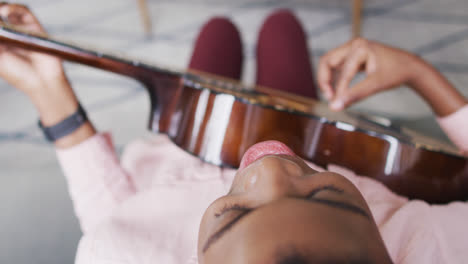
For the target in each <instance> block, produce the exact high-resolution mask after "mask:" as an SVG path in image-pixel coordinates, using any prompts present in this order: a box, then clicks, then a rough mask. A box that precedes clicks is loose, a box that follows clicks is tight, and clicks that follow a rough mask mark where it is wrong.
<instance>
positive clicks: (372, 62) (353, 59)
mask: <svg viewBox="0 0 468 264" xmlns="http://www.w3.org/2000/svg"><path fill="white" fill-rule="evenodd" d="M420 62H421V59H419V58H418V57H417V56H415V55H412V54H410V53H408V52H406V51H403V50H400V49H396V48H393V47H390V46H387V45H384V44H381V43H378V42H374V41H370V40H365V39H362V38H357V39H354V40H351V41H350V42H348V43H346V44H344V45H342V46H340V47H338V48H335V49H334V50H331V51H329V52H328V53H326V54H325V55H324V56H322V57H321V59H320V63H319V69H318V83H319V87H320V89H321V91H322V92H323V93H324V95H325V97H326V98H327V99H328V100H329V102H330V107H331V109H333V110H335V111H338V110H342V109H344V108H346V107H348V106H350V105H351V104H353V103H355V102H357V101H359V100H362V99H364V98H366V97H368V96H370V95H372V94H375V93H378V92H380V91H384V90H387V89H391V88H393V87H396V86H398V85H401V84H405V83H406V84H409V83H411V82H412V81H413V79H414V78H415V77H416V75H417V69H418V64H420ZM361 71H365V73H366V74H367V76H366V78H365V79H364V80H362V81H360V82H359V83H356V84H355V85H353V86H351V85H350V83H351V80H352V79H353V78H354V77H355V75H356V74H358V73H359V72H361Z"/></svg>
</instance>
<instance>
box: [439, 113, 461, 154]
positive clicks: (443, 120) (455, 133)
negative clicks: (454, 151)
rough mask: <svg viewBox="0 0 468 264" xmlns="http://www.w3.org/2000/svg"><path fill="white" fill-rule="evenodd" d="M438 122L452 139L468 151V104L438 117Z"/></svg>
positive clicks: (459, 146)
mask: <svg viewBox="0 0 468 264" xmlns="http://www.w3.org/2000/svg"><path fill="white" fill-rule="evenodd" d="M437 122H439V125H440V127H442V129H443V130H444V132H445V133H446V134H447V136H448V137H449V138H450V140H452V142H453V143H454V144H455V145H456V146H457V147H458V148H459V149H461V150H462V151H463V152H465V153H468V105H465V106H464V107H462V108H460V109H459V110H458V111H456V112H455V113H453V114H450V115H448V116H446V117H440V118H437Z"/></svg>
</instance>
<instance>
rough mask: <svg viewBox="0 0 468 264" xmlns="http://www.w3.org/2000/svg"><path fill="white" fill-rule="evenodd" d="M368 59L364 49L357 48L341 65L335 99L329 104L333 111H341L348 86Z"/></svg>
mask: <svg viewBox="0 0 468 264" xmlns="http://www.w3.org/2000/svg"><path fill="white" fill-rule="evenodd" d="M367 58H368V52H367V50H366V49H364V48H358V49H357V50H355V51H353V52H351V54H350V55H349V56H348V58H347V59H346V61H345V63H344V64H343V67H342V71H341V73H340V77H339V79H338V82H337V85H336V91H335V93H336V94H335V97H334V98H333V101H332V103H331V108H332V109H334V110H341V109H343V107H344V99H343V97H345V96H346V94H347V93H348V91H349V84H350V83H351V80H352V79H353V78H354V76H356V74H357V73H358V72H360V71H361V68H362V66H363V65H365V63H366V61H367Z"/></svg>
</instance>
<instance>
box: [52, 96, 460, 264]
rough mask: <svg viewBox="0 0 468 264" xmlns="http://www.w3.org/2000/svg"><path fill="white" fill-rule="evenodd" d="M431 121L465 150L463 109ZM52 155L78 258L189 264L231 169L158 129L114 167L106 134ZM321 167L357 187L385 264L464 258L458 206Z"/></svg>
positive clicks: (193, 260)
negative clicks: (71, 210)
mask: <svg viewBox="0 0 468 264" xmlns="http://www.w3.org/2000/svg"><path fill="white" fill-rule="evenodd" d="M439 123H440V125H441V126H442V128H443V129H444V130H445V131H446V132H447V134H448V136H449V137H450V138H451V139H452V140H453V142H455V144H457V145H458V146H459V147H460V148H461V149H464V150H468V105H467V106H465V107H463V108H462V109H460V110H459V111H457V112H456V113H454V114H452V115H450V116H448V117H445V118H441V119H439ZM57 155H58V159H59V161H60V164H61V166H62V168H63V171H64V173H65V176H66V178H67V180H68V186H69V190H70V195H71V197H72V200H73V203H74V207H75V212H76V215H77V216H78V219H79V220H80V224H81V227H82V230H83V233H84V235H83V237H82V239H81V241H80V244H79V247H78V252H77V255H76V263H78V264H81V263H83V264H84V263H86V264H92V263H100V264H104V263H138V264H145V263H148V264H149V263H164V264H188V263H193V264H195V263H198V262H197V257H196V256H197V255H196V249H197V238H198V227H199V223H200V221H201V217H202V214H203V213H204V211H205V209H206V208H207V207H208V205H209V204H210V203H211V202H212V201H214V200H215V199H216V198H218V197H220V196H221V195H223V194H225V193H227V191H228V189H229V187H230V185H231V182H232V180H233V177H234V174H235V170H232V169H221V168H219V167H216V166H213V165H209V164H206V163H203V162H202V161H200V160H199V159H198V158H195V157H193V156H192V155H190V154H188V153H186V152H184V151H183V150H181V149H179V148H178V147H177V146H175V145H174V144H173V143H172V142H170V140H169V139H168V138H167V137H166V136H164V135H158V136H155V137H154V138H152V139H150V140H138V141H135V142H133V143H131V144H130V145H129V146H128V147H127V149H126V150H125V152H124V154H123V156H122V162H121V163H119V160H118V157H117V156H116V153H115V151H114V148H113V145H112V142H111V138H110V135H109V134H107V133H105V134H97V135H95V136H93V137H92V138H89V139H88V140H86V141H84V142H82V143H80V144H79V145H76V146H74V147H72V148H69V149H65V150H57ZM311 165H312V166H314V165H313V164H311ZM314 167H315V168H317V166H314ZM327 169H328V170H330V171H334V172H338V173H340V174H342V175H344V176H345V177H347V178H348V179H349V180H351V182H353V183H354V184H355V185H356V187H357V188H358V189H359V190H360V191H361V193H362V194H363V196H364V198H365V199H366V201H367V203H368V205H369V207H370V209H371V211H372V214H373V216H374V218H375V220H376V223H377V225H378V227H379V230H380V233H381V235H382V238H383V240H384V242H385V245H386V247H387V249H388V251H389V253H390V256H391V257H392V259H393V261H394V262H395V263H411V264H414V263H467V260H468V250H466V249H467V245H468V228H467V227H466V222H467V221H468V204H467V203H464V202H453V203H450V204H448V205H441V206H439V205H432V206H431V205H428V204H427V203H425V202H422V201H418V200H414V201H408V200H407V199H406V198H403V197H400V196H398V195H396V194H394V193H392V192H391V191H389V190H388V189H387V188H386V187H385V186H384V185H382V184H381V183H379V182H377V181H375V180H372V179H370V178H366V177H360V176H357V175H355V174H354V173H352V172H351V171H349V170H347V169H344V168H340V167H336V166H329V167H328V168H327ZM320 170H323V169H320Z"/></svg>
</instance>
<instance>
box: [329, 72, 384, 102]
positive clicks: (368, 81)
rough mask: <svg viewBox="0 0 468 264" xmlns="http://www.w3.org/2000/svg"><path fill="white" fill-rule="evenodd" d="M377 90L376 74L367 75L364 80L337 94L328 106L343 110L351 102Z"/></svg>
mask: <svg viewBox="0 0 468 264" xmlns="http://www.w3.org/2000/svg"><path fill="white" fill-rule="evenodd" d="M378 90H379V80H378V76H377V74H371V75H368V76H367V78H365V79H364V80H362V81H360V82H358V83H357V84H355V85H354V86H353V87H351V88H350V89H347V90H346V91H345V92H343V93H341V94H339V95H338V96H337V97H336V98H335V99H334V100H333V101H332V102H331V104H330V108H331V109H332V110H335V111H340V110H343V109H345V108H347V107H349V106H351V105H352V104H354V103H356V102H358V101H360V100H363V99H365V98H367V97H369V96H371V95H373V94H375V93H376V92H377V91H378Z"/></svg>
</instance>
